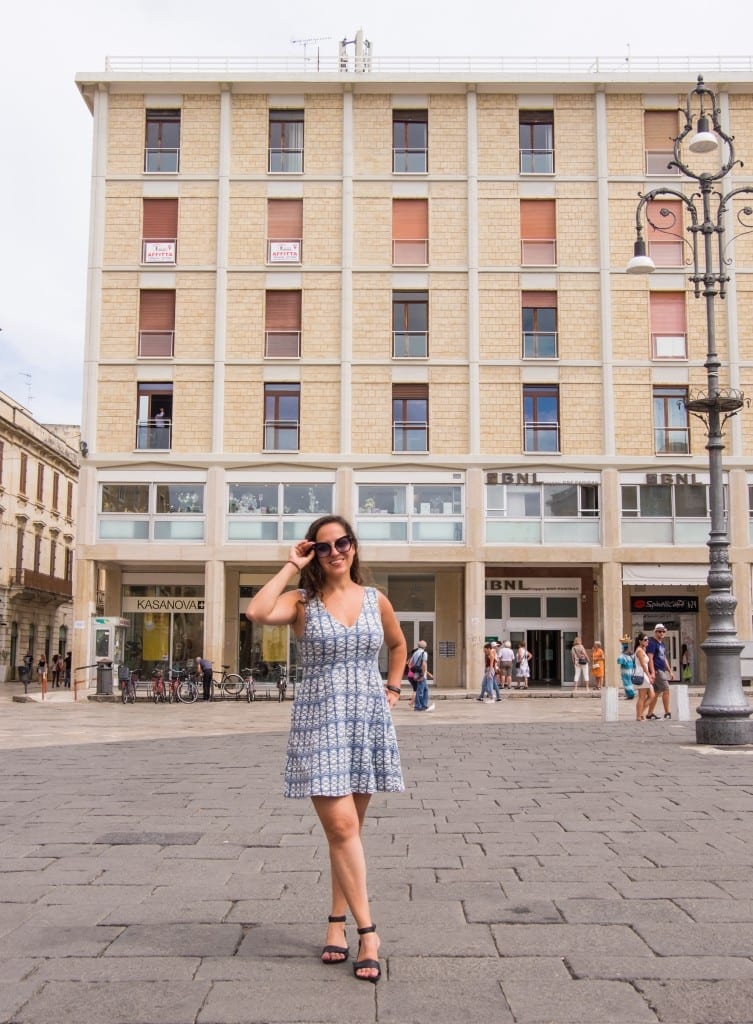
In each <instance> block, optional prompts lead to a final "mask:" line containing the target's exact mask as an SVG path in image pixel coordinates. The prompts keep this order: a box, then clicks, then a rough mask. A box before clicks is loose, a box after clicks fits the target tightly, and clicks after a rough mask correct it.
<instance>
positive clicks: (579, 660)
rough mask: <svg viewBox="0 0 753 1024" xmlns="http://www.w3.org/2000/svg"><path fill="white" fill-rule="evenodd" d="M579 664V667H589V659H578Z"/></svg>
mask: <svg viewBox="0 0 753 1024" xmlns="http://www.w3.org/2000/svg"><path fill="white" fill-rule="evenodd" d="M578 664H579V665H587V664H588V658H578Z"/></svg>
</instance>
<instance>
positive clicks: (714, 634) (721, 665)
mask: <svg viewBox="0 0 753 1024" xmlns="http://www.w3.org/2000/svg"><path fill="white" fill-rule="evenodd" d="M694 108H695V110H696V111H697V113H696V114H695V115H694ZM681 109H682V108H681ZM682 112H683V113H684V115H685V127H684V128H683V130H682V131H681V132H680V134H679V135H678V136H677V138H676V139H674V159H673V160H671V161H670V162H669V164H668V165H667V166H668V167H677V168H678V170H679V171H680V173H681V174H684V175H685V176H686V177H688V178H692V179H693V180H694V181H696V182H697V183H698V190H697V191H695V192H693V193H692V194H691V195H689V196H688V195H686V194H685V193H684V192H682V191H679V190H678V189H673V188H664V187H661V188H655V189H652V190H651V191H650V192H647V193H646V194H645V195H644V194H642V193H639V197H640V202H639V203H638V207H637V209H636V217H635V228H636V239H635V245H634V252H633V258H632V259H631V261H630V263H629V264H628V266H627V272H628V274H650V273H652V272H653V271H654V270H655V269H656V268H655V265H654V261H653V260H652V259H651V257H650V256H649V255H648V254H647V252H646V243H645V241H644V238H643V221H644V219H645V220H646V221H647V222H648V223H649V224H650V225H651V227H652V228H654V229H655V230H657V231H663V232H666V233H667V234H669V235H673V236H674V237H677V238H681V237H682V236H680V235H677V234H676V233H675V232H674V231H673V230H672V229H673V228H674V227H675V220H676V218H675V216H674V214H673V213H672V211H671V210H668V209H660V210H659V216H660V217H662V218H666V220H665V224H664V226H662V225H659V224H655V223H654V222H653V221H652V220H650V218H649V208H648V204H649V203H651V202H652V201H653V200H656V199H659V198H660V197H662V196H672V197H673V198H675V199H679V200H680V201H681V202H682V204H683V206H684V207H685V209H686V210H687V211H688V213H689V215H690V224H689V226H688V228H687V231H688V233H689V235H690V240H689V242H688V241H687V240H686V239H683V241H684V242H685V243H686V244H689V246H690V249H691V252H692V255H693V263H692V266H693V273H692V274H691V275H690V280H691V281H692V282H693V290H694V293H695V297H696V298H700V297H701V296H703V297H704V298H705V299H706V333H707V342H708V351H707V354H706V362H705V364H704V365H705V367H706V377H707V384H706V390H705V391H703V390H697V389H693V390H691V391H689V393H688V397H687V399H686V400H685V401H684V402H683V404H684V406H685V408H686V409H687V410H688V412H689V413H691V414H692V415H693V416H696V417H698V418H699V419H701V420H702V421H703V423H704V425H705V427H706V436H707V439H708V443H707V444H706V450H707V451H708V453H709V506H710V511H711V517H710V531H709V539H708V542H707V543H708V547H709V571H708V589H709V593H708V596H707V597H706V610H707V612H708V616H709V628H708V634H707V636H706V639H705V640H704V642H703V643H702V644H701V649H702V650H703V651H704V653H705V655H706V665H707V682H706V686H705V689H704V694H703V700H702V701H701V704H700V706H699V708H698V714H699V715H700V718H699V719H698V720H697V721H696V741H697V742H698V743H711V744H719V745H730V746H734V745H739V744H743V743H751V742H753V722H751V721H750V720H749V716H750V714H751V712H753V706H751V705H750V704H748V701H747V699H746V697H745V694H744V692H743V688H742V678H741V671H740V652H741V651H742V649H743V644H742V643H741V642H740V641H739V640H738V638H737V633H736V631H735V620H734V612H735V607H736V606H737V601H736V600H735V598H734V596H733V594H732V572H731V570H730V566H729V551H728V549H729V540H728V537H727V526H726V523H725V517H724V477H723V470H722V452H723V451H724V436H723V431H724V425H725V423H726V422H727V420H728V419H729V418H730V417H731V416H734V415H735V413H737V412H738V411H739V410H740V409H741V408H742V406H743V405H745V404H748V400H746V399H745V396H744V395H743V393H742V392H741V391H737V390H736V389H734V388H729V387H720V386H719V367H720V365H721V364H720V362H719V356H718V355H717V351H716V331H715V324H714V299H715V298H716V296H717V295H718V296H719V298H720V299H723V298H724V297H725V294H726V291H725V286H726V284H727V282H728V281H729V275H728V274H727V273H726V272H725V271H726V268H727V267H728V266H729V265H730V262H731V260H730V259H728V258H727V257H726V256H725V245H724V232H725V219H726V218H727V216H728V214H729V213H730V212H731V207H730V203H731V201H732V200H733V199H734V198H735V197H736V196H741V195H750V196H753V187H744V188H734V189H731V190H730V191H729V192H727V193H726V194H722V193H721V192H720V191H719V190H718V189H716V188H715V187H714V186H715V184H716V183H717V182H720V181H722V179H724V178H726V177H727V175H728V174H729V173H730V171H731V170H732V168H733V167H734V166H735V165H739V166H740V167H742V161H741V160H736V159H735V151H734V148H733V145H732V141H733V140H732V136H730V135H727V134H726V132H724V131H723V130H722V127H721V124H720V122H719V115H720V111H719V109H718V108H717V101H716V95H715V93H714V92H713V91H712V90H711V89H709V88H707V86H705V85H704V83H703V77H702V76H701V75H699V76H698V85H697V86H696V87H695V89H693V90H692V91H691V92H689V93H688V98H687V102H686V105H685V108H684V110H683V111H682ZM694 116H695V117H696V126H695V132H694V125H693V118H694ZM709 117H710V118H711V121H710V123H709ZM691 133H693V134H692V135H691ZM689 135H691V138H690V140H689V143H688V149H689V150H690V152H691V153H710V152H713V151H716V150H718V151H719V154H720V155H719V162H720V164H721V166H720V167H719V169H718V170H716V171H714V172H708V171H703V172H699V173H696V172H695V171H692V170H691V169H690V168H689V167H688V166H687V164H685V163H684V161H683V159H682V154H681V150H682V145H683V142H684V141H685V140H686V139H687V138H688V136H689ZM699 203H700V210H699ZM712 206H713V211H712ZM712 214H713V215H712ZM746 217H753V208H751V207H750V206H745V207H743V208H742V209H741V210H740V211H739V212H738V214H737V220H738V222H739V223H740V224H741V225H742V226H743V227H744V228H746V229H747V230H751V229H753V223H751V222H750V221H746V220H745V218H746ZM715 240H716V244H715ZM701 256H702V257H703V267H702V268H701V267H700V266H699V263H700V260H701Z"/></svg>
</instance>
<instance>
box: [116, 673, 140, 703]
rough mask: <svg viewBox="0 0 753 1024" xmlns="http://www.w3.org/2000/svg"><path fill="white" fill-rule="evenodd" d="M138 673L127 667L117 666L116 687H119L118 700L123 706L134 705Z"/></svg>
mask: <svg viewBox="0 0 753 1024" xmlns="http://www.w3.org/2000/svg"><path fill="white" fill-rule="evenodd" d="M138 678H139V673H138V671H135V670H134V671H133V672H131V670H130V669H129V668H128V666H127V665H119V666H118V686H119V687H120V699H121V700H122V701H123V703H124V704H135V703H136V683H137V682H138Z"/></svg>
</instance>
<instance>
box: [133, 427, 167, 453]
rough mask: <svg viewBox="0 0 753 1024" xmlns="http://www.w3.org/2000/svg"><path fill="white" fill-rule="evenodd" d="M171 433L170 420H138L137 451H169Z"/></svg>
mask: <svg viewBox="0 0 753 1024" xmlns="http://www.w3.org/2000/svg"><path fill="white" fill-rule="evenodd" d="M172 434H173V424H172V420H162V419H151V420H139V421H138V422H137V423H136V448H137V449H138V451H153V450H157V451H169V450H170V448H171V447H172Z"/></svg>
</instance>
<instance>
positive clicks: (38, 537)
mask: <svg viewBox="0 0 753 1024" xmlns="http://www.w3.org/2000/svg"><path fill="white" fill-rule="evenodd" d="M41 564H42V534H41V533H36V534H35V535H34V572H39V568H40V566H41Z"/></svg>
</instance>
